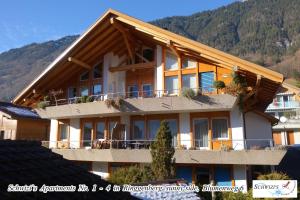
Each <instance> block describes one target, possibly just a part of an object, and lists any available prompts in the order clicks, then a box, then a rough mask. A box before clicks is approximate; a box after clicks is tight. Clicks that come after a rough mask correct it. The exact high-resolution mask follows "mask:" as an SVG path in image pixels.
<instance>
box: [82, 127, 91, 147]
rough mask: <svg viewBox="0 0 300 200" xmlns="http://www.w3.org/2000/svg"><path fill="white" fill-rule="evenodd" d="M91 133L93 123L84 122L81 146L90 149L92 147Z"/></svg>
mask: <svg viewBox="0 0 300 200" xmlns="http://www.w3.org/2000/svg"><path fill="white" fill-rule="evenodd" d="M92 133H93V123H92V122H85V123H83V138H82V139H83V143H82V144H83V146H84V147H91V146H92Z"/></svg>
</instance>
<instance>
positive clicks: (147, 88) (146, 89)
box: [143, 84, 153, 97]
mask: <svg viewBox="0 0 300 200" xmlns="http://www.w3.org/2000/svg"><path fill="white" fill-rule="evenodd" d="M152 94H153V91H152V85H151V84H144V85H143V95H144V97H151V96H152Z"/></svg>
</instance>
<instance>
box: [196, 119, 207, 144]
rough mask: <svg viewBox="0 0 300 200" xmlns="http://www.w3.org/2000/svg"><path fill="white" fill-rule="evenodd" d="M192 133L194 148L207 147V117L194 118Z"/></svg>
mask: <svg viewBox="0 0 300 200" xmlns="http://www.w3.org/2000/svg"><path fill="white" fill-rule="evenodd" d="M194 135H195V137H194V140H195V147H196V148H199V149H200V148H208V119H195V120H194Z"/></svg>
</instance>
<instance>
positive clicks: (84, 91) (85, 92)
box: [80, 87, 89, 97]
mask: <svg viewBox="0 0 300 200" xmlns="http://www.w3.org/2000/svg"><path fill="white" fill-rule="evenodd" d="M80 95H81V96H82V97H83V96H89V88H88V87H82V88H80Z"/></svg>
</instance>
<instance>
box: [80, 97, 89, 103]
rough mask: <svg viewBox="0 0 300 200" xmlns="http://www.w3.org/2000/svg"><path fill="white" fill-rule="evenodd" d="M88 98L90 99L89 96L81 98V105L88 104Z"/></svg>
mask: <svg viewBox="0 0 300 200" xmlns="http://www.w3.org/2000/svg"><path fill="white" fill-rule="evenodd" d="M87 98H88V96H82V97H81V98H80V100H81V103H86V102H87Z"/></svg>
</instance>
